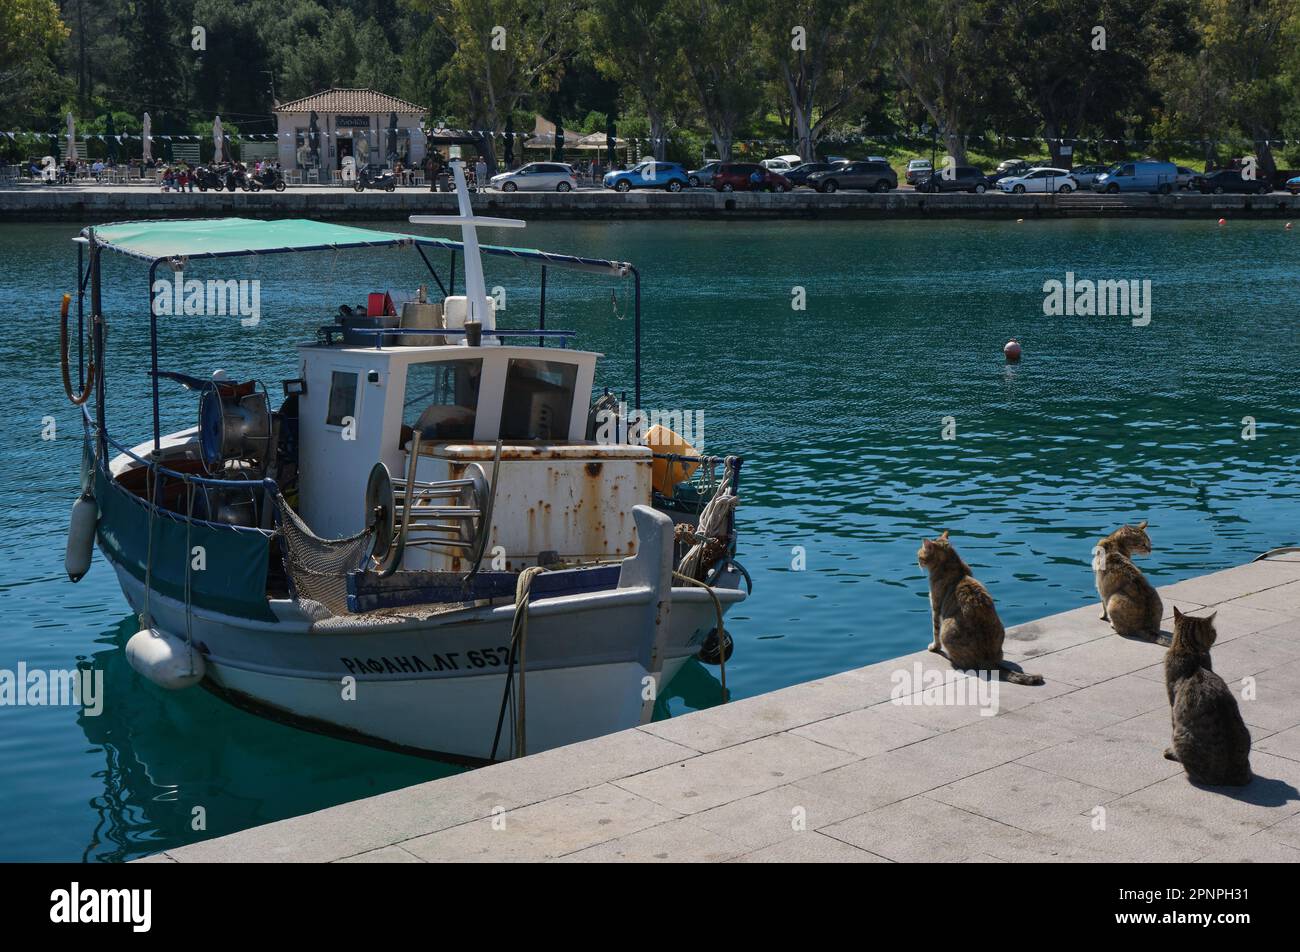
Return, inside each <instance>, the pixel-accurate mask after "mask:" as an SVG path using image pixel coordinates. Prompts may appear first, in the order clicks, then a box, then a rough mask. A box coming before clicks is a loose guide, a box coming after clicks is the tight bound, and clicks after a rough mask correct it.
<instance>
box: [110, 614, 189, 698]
mask: <svg viewBox="0 0 1300 952" xmlns="http://www.w3.org/2000/svg"><path fill="white" fill-rule="evenodd" d="M126 660H127V662H128V663H129V664H130V665H131V667H132V668H133V669H134V670H135V673H136V674H138V675H140V676H141V677H142V678H148V679H149V680H150V681H152V682H153V683H154V684H156V685H158V686H159V687H160V688H166V689H167V690H168V691H179V690H180V689H181V688H188V687H190V686H191V685H194V684H198V683H199V682H200V681H202V680H203V673H204V664H203V655H202V654H200V653H199V652H198V650H197V649H195V650H194V651H191V650H190V648H189V646H188V645H186V644H185V642H183V641H181V640H180V639H179V638H174V637H172V636H171V635H169V634H167V633H166V632H162V631H159V630H158V629H157V628H142V629H141V630H140V631H137V632H136V633H135V634H134V635H132V636H131V638H130V640H129V641H127V643H126Z"/></svg>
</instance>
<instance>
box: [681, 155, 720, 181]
mask: <svg viewBox="0 0 1300 952" xmlns="http://www.w3.org/2000/svg"><path fill="white" fill-rule="evenodd" d="M721 165H722V160H721V159H715V160H714V161H712V162H706V163H705V164H704V165H701V166H700V167H699V168H698V169H693V170H691V171H690V172H688V173H687V176H686V177H687V181H689V182H690V185H691V188H700V187H701V186H708V185H712V184H713V173H714V172H716V171H718V167H719V166H721Z"/></svg>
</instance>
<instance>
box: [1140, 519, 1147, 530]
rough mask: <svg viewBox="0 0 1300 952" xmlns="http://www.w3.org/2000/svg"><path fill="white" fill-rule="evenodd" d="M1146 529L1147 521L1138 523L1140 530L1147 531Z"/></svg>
mask: <svg viewBox="0 0 1300 952" xmlns="http://www.w3.org/2000/svg"><path fill="white" fill-rule="evenodd" d="M1146 527H1147V521H1146V520H1145V519H1143V520H1142V521H1141V522H1139V523H1138V528H1139V529H1145V528H1146Z"/></svg>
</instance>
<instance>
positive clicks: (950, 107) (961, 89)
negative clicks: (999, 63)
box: [890, 0, 994, 165]
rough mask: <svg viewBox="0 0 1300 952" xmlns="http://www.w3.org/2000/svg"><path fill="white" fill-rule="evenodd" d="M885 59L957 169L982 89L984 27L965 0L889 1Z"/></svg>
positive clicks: (989, 84) (986, 84)
mask: <svg viewBox="0 0 1300 952" xmlns="http://www.w3.org/2000/svg"><path fill="white" fill-rule="evenodd" d="M894 9H895V18H894V22H895V24H896V29H895V30H894V31H893V35H892V43H891V50H890V55H891V59H892V61H893V66H894V71H895V72H896V73H897V75H898V78H899V81H900V82H901V83H902V84H903V86H904V87H905V88H906V89H907V91H908V92H909V93H910V94H911V95H912V96H913V97H914V98H915V99H916V101H917V102H919V103H920V104H921V106H922V107H923V108H924V109H925V111H926V113H928V114H929V117H930V122H931V123H933V124H934V126H935V127H936V128H937V129H938V134H939V137H940V138H941V139H943V141H944V143H945V145H946V146H947V148H948V154H949V155H951V156H952V157H953V160H954V161H955V162H956V163H957V164H958V165H965V164H966V136H967V135H969V134H970V133H971V132H973V131H977V129H978V123H979V118H980V114H981V112H982V109H983V105H984V98H985V96H986V92H985V91H986V90H989V89H992V88H993V83H994V77H993V76H992V75H991V70H990V69H989V67H988V65H987V59H986V51H985V42H984V41H985V26H984V24H983V22H982V21H981V19H980V17H979V13H978V11H977V10H976V9H975V8H974V7H973V5H971V4H970V3H968V2H966V0H894Z"/></svg>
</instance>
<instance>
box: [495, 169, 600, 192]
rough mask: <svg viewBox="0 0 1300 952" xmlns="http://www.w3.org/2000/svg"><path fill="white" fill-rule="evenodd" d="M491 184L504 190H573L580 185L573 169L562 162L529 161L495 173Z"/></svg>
mask: <svg viewBox="0 0 1300 952" xmlns="http://www.w3.org/2000/svg"><path fill="white" fill-rule="evenodd" d="M489 184H490V185H491V186H492V187H493V188H496V189H500V190H501V191H503V192H515V191H520V192H571V191H573V190H574V189H575V188H577V187H578V180H577V178H575V177H574V174H573V169H572V168H570V167H569V166H567V165H564V164H562V163H560V162H529V163H528V164H527V165H523V166H520V167H519V168H517V169H515V170H514V171H513V172H502V173H501V174H500V175H494V176H492V178H491V179H490V180H489Z"/></svg>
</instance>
